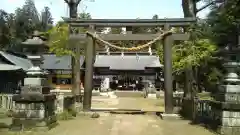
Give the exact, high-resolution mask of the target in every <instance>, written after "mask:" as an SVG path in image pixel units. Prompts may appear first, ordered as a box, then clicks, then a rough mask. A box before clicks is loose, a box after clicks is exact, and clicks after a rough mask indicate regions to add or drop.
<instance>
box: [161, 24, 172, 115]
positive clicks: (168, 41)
mask: <svg viewBox="0 0 240 135" xmlns="http://www.w3.org/2000/svg"><path fill="white" fill-rule="evenodd" d="M169 29H170V26H169V24H165V25H164V30H165V31H168V30H169ZM172 44H173V38H172V35H169V36H167V37H165V38H164V44H163V49H164V89H165V92H164V99H165V113H166V114H172V113H173V87H172Z"/></svg>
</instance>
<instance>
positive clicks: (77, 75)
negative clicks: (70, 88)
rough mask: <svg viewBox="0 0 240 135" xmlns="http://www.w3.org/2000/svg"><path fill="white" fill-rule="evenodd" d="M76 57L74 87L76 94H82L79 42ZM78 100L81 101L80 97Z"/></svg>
mask: <svg viewBox="0 0 240 135" xmlns="http://www.w3.org/2000/svg"><path fill="white" fill-rule="evenodd" d="M75 52H76V57H75V65H74V70H75V75H74V80H75V81H74V82H75V83H74V85H75V86H74V88H75V95H80V94H81V88H80V84H81V80H80V76H81V73H80V67H81V66H80V56H81V47H80V45H79V44H77V45H76V51H75ZM77 101H78V102H79V99H77Z"/></svg>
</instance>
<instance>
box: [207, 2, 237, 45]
mask: <svg viewBox="0 0 240 135" xmlns="http://www.w3.org/2000/svg"><path fill="white" fill-rule="evenodd" d="M239 12H240V6H239V0H227V1H224V2H222V3H218V4H216V5H214V6H212V9H211V12H210V14H209V15H208V18H207V19H208V23H209V25H210V26H211V27H210V28H211V31H212V37H211V39H213V41H214V42H216V43H217V44H218V45H219V46H223V45H226V44H228V43H233V44H236V42H237V35H238V33H239V30H240V27H239V26H240V25H239V24H240V14H239Z"/></svg>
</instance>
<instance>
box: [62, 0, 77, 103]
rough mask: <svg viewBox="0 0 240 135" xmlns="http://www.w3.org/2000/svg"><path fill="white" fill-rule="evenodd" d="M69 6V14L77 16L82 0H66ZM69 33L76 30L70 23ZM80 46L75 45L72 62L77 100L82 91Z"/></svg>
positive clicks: (74, 90) (73, 84)
mask: <svg viewBox="0 0 240 135" xmlns="http://www.w3.org/2000/svg"><path fill="white" fill-rule="evenodd" d="M64 1H65V2H66V3H67V4H68V7H69V16H70V18H77V16H78V15H77V8H78V5H79V3H80V2H81V0H64ZM69 33H70V34H73V33H74V31H73V29H72V27H71V25H69ZM79 48H80V46H79V45H74V47H73V50H74V52H75V54H76V57H74V56H72V57H71V62H72V86H73V87H72V93H73V95H74V96H75V98H76V100H78V98H77V95H79V94H80V93H81V89H80V83H81V80H80V53H81V52H80V51H81V50H80V49H79Z"/></svg>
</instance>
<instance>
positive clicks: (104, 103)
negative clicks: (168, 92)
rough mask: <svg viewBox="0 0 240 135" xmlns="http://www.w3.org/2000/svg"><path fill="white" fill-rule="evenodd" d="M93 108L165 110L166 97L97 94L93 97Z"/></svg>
mask: <svg viewBox="0 0 240 135" xmlns="http://www.w3.org/2000/svg"><path fill="white" fill-rule="evenodd" d="M92 108H118V109H135V110H142V111H155V112H164V99H151V98H143V97H137V98H136V97H135V98H131V97H121V98H103V97H97V96H96V97H93V99H92Z"/></svg>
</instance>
